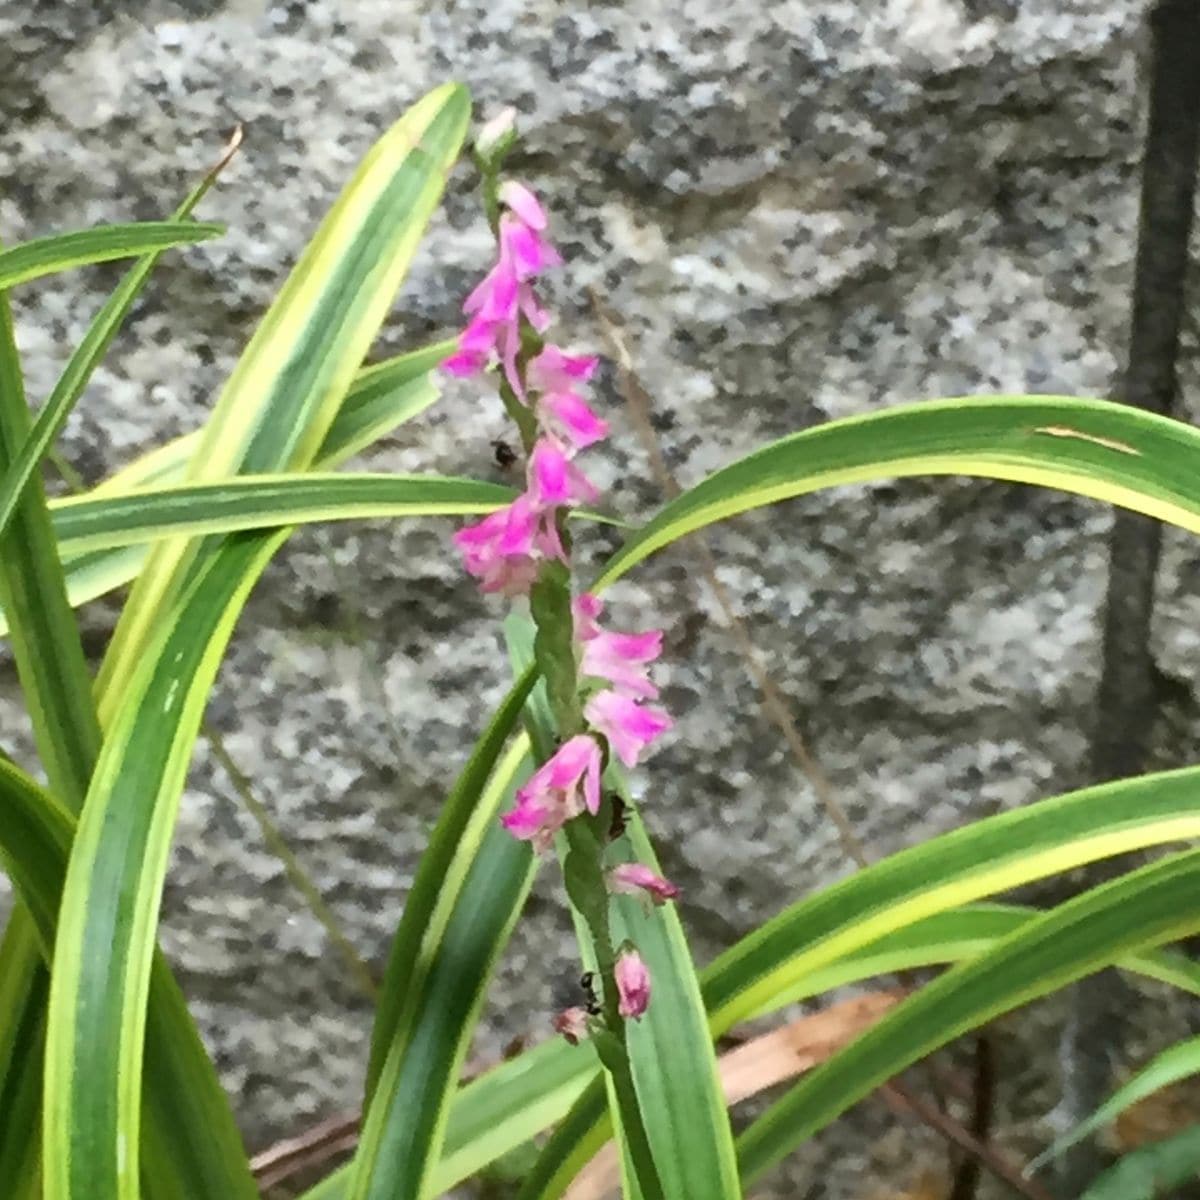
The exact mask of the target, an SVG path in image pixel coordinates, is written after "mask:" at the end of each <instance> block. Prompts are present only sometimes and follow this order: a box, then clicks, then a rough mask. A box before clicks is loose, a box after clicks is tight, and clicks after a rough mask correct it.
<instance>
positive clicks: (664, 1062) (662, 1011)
mask: <svg viewBox="0 0 1200 1200" xmlns="http://www.w3.org/2000/svg"><path fill="white" fill-rule="evenodd" d="M614 776H615V778H616V779H617V781H618V788H619V790H620V792H621V794H622V795H623V797H624V799H625V801H626V804H627V816H626V830H627V836H628V840H629V850H630V851H632V853H631V854H629V855H628V860H629V861H637V862H641V863H644V864H645V865H646V866H648V867H650V868H651V869H652V870H654V871H659V869H660V868H659V864H658V859H657V857H656V856H655V853H654V848H653V846H652V845H651V843H650V838H649V836H648V835H647V833H646V830H645V826H644V825H643V824H642V820H641V817H640V815H639V814H638V813H637V810H636V809H635V808H634V806H633V801H632V798H631V797H630V795H629V790H628V787H627V786H626V784H625V782H624V780H623V779H621V778H620V775H619V773H617V772H614ZM624 857H626V856H625V855H622V854H618V855H617V856H615V857H614V859H613V860H612V862H611V863H610V865H615V862H616V861H618V860H620V859H622V858H624ZM612 923H613V938H614V940H615V941H617V942H620V941H621V940H623V939H624V938H629V939H630V940H631V941H632V942H633V944H634V945H635V946H637V948H638V951H639V953H640V954H641V955H642V957H643V958H644V959H645V960H646V964H647V966H648V967H649V968H650V978H651V981H652V987H653V1000H652V1002H651V1004H650V1007H649V1008H648V1009H647V1011H646V1015H645V1016H644V1017H643V1018H642V1019H641V1020H640V1021H635V1022H632V1023H631V1024H630V1025H629V1026H627V1029H628V1043H629V1059H630V1063H631V1065H632V1067H633V1077H634V1082H635V1084H636V1086H637V1094H638V1104H639V1105H640V1107H641V1110H642V1114H643V1118H644V1120H645V1124H646V1133H647V1135H648V1136H649V1138H650V1145H651V1148H652V1150H653V1154H654V1162H655V1164H656V1166H657V1168H658V1173H659V1177H660V1178H661V1179H662V1184H663V1190H664V1191H665V1192H666V1194H667V1196H688V1197H694V1198H695V1200H703V1198H705V1197H710V1198H712V1200H718V1198H722V1200H723V1198H725V1197H740V1196H741V1194H742V1192H741V1185H740V1182H739V1179H738V1171H737V1158H736V1155H735V1153H734V1147H733V1133H732V1131H731V1130H730V1127H729V1113H728V1110H727V1109H726V1107H725V1098H724V1095H723V1093H722V1090H721V1081H720V1078H719V1076H718V1075H717V1063H716V1055H715V1053H714V1050H713V1042H712V1036H711V1034H710V1033H709V1028H708V1020H707V1017H706V1014H705V1011H704V1002H703V1000H702V999H701V994H700V983H699V981H698V980H697V978H696V970H695V967H694V965H693V963H692V956H691V951H690V950H689V948H688V944H687V938H686V936H685V934H684V931H683V925H682V922H681V921H680V918H679V912H678V910H677V908H676V906H675V905H673V904H668V905H665V906H664V907H662V908H660V909H655V910H653V911H652V912H647V910H646V908H645V907H644V906H643V905H642V904H641V903H639V901H638V900H637V899H636V898H634V897H632V896H621V897H616V898H615V899H614V902H613V909H612Z"/></svg>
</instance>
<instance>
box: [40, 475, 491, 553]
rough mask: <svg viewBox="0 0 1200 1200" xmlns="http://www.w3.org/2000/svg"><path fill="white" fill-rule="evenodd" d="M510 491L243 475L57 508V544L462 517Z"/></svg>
mask: <svg viewBox="0 0 1200 1200" xmlns="http://www.w3.org/2000/svg"><path fill="white" fill-rule="evenodd" d="M514 495H515V493H514V492H513V490H512V489H511V488H506V487H501V486H500V485H498V484H494V483H484V482H480V481H477V480H474V479H455V478H452V477H446V476H440V475H367V474H346V475H340V474H324V473H321V474H318V473H313V472H301V473H297V474H295V475H243V476H238V477H237V478H235V479H227V480H223V481H222V482H220V483H200V484H176V485H175V486H172V487H165V488H144V489H141V490H139V491H136V492H131V493H129V494H127V495H118V496H106V497H104V498H102V499H99V500H95V499H91V498H90V497H88V496H81V497H79V498H77V499H70V500H66V501H63V502H61V503H59V504H57V505H55V508H54V528H55V531H56V533H57V535H58V540H59V544H60V545H61V546H63V547H64V549H66V550H68V551H72V552H80V553H88V552H90V551H94V550H106V549H109V548H111V547H113V546H123V545H129V544H130V543H133V542H141V541H156V540H161V539H164V538H169V537H172V536H175V535H177V534H196V533H200V534H211V533H232V532H237V531H239V530H246V529H270V528H278V527H279V526H283V525H302V524H306V523H309V522H312V521H330V520H333V521H341V520H358V519H364V518H377V517H399V516H461V515H465V514H471V513H488V512H493V511H495V510H496V509H497V508H502V507H503V506H504V505H505V504H507V503H508V502H509V501H510V500H512V498H513V496H514Z"/></svg>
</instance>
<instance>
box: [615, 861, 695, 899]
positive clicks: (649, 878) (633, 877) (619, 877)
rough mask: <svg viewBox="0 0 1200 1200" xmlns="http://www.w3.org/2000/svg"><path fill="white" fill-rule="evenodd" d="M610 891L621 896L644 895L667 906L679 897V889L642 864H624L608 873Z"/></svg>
mask: <svg viewBox="0 0 1200 1200" xmlns="http://www.w3.org/2000/svg"><path fill="white" fill-rule="evenodd" d="M608 890H609V891H610V892H615V893H616V894H617V895H619V896H636V895H638V894H639V893H643V894H645V895H647V896H649V897H650V899H651V900H653V901H654V903H655V904H665V903H666V902H667V901H668V900H675V899H677V898H678V897H679V889H678V888H677V887H676V886H675V885H674V884H673V883H672V882H671V881H670V880H669V879H664V878H663V877H662V876H661V875H656V874H655V873H654V872H653V871H652V870H650V868H649V867H647V866H644V865H643V864H642V863H622V864H621V865H620V866H619V867H614V868H613V869H612V870H611V871H609V873H608Z"/></svg>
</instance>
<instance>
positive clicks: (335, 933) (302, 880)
mask: <svg viewBox="0 0 1200 1200" xmlns="http://www.w3.org/2000/svg"><path fill="white" fill-rule="evenodd" d="M202 728H203V731H204V736H205V737H206V738H207V739H208V744H209V746H210V747H211V748H212V752H213V757H214V758H215V759H216V760H217V762H219V763H220V764H221V766H222V768H223V769H224V771H225V774H226V775H227V776H228V777H229V782H230V783H231V784H232V786H233V790H234V791H235V792H236V793H237V795H238V798H239V799H240V800H241V802H242V803H243V804H244V805H245V806H246V808H247V809H248V810H249V812H250V815H251V816H252V817H253V818H254V821H255V823H256V824H257V825H258V829H259V832H260V833H261V835H262V839H263V842H264V844H265V845H266V847H267V849H268V850H270V852H271V853H272V854H273V855H275V857H276V858H277V859H279V861H280V862H281V863H282V864H283V870H284V873H285V874H286V875H287V877H288V882H289V883H290V884H291V885H292V887H294V888H295V889H296V891H297V892H299V893H300V895H301V897H302V898H303V899H304V902H305V904H306V905H307V906H308V910H309V912H311V913H312V915H313V916H314V917H315V918H316V919H317V921H318V922H319V923H320V925H321V927H322V928H323V929H324V930H325V933H326V934H327V935H328V937H329V940H330V942H331V943H332V944H333V946H334V948H335V949H336V950H337V952H338V953H339V954H340V955H341V957H342V961H343V962H344V963H345V965H346V969H347V970H348V971H349V972H350V974H351V976H352V977H353V979H354V981H355V984H356V985H357V987H358V990H359V992H360V993H361V994H362V995H363V996H365V997H366V998H367V999H368V1000H370V1001H371V1002H372V1003H377V1002H378V1000H379V985H378V984H377V983H376V982H375V976H374V975H373V974H372V973H371V968H370V967H369V966H368V965H367V962H366V959H364V958H363V956H362V955H361V954H359V952H358V949H357V947H356V946H355V945H354V943H353V942H352V941H351V940H350V939H349V937H347V936H346V933H345V931H344V930H343V929H342V927H341V925H340V923H339V922H338V919H337V917H336V916H334V914H333V910H332V909H331V908H330V907H329V905H328V904H327V903H326V901H325V897H324V896H322V895H321V892H320V890H319V889H318V888H317V885H316V884H315V883H313V881H312V879H311V878H310V877H309V874H308V872H307V871H306V870H305V869H304V867H303V866H302V865H301V863H300V860H299V859H298V858H297V857H296V855H295V853H294V852H293V851H292V848H291V847H290V846H289V845H288V843H287V839H286V838H285V837H284V836H283V833H282V831H281V830H280V828H279V826H278V825H276V824H275V822H274V821H273V820H272V819H271V814H270V813H269V812H268V811H267V808H266V805H265V804H263V802H262V801H261V800H260V799H259V798H258V797H257V796H256V795H255V794H254V785H253V784H252V783H251V781H250V777H249V776H248V775H247V774H246V773H245V772H244V771H243V770H242V769H241V768H240V767H239V766H238V765H237V763H236V762H234V760H233V756H232V755H231V754H230V753H229V751H228V749H227V748H226V746H225V739H224V738H223V737H221V735H220V734H219V733H218V732H217V731H216V730H215V729H213V728H212V727H211V726H210V725H208V724H207V723H205V724H204V725H203V726H202Z"/></svg>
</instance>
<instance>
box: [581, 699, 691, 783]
mask: <svg viewBox="0 0 1200 1200" xmlns="http://www.w3.org/2000/svg"><path fill="white" fill-rule="evenodd" d="M583 715H584V716H585V717H587V719H588V721H589V722H590V723H591V724H592V725H593V726H594V727H595V728H596V729H598V730H599V731H600V732H601V733H602V734H604V736H605V737H606V738H608V741H609V744H610V745H611V746H612V748H613V753H614V754H616V756H617V757H618V758H619V759H620V760H621V761H622V762H623V763H624V764H625V765H626V766H627V767H633V766H636V765H637V761H638V759H639V758H640V757H641V754H642V751H643V750H645V748H646V747H647V746H648V745H650V743H651V742H653V741H655V740H656V739H657V738H658V737H659V736H660V735H662V734H663V733H665V732H666V731H667V730H668V729H670V728H671V726H672V724H673V722H672V721H671V718H670V716H668V714H667V713H666V712H665V711H664V710H663V709H661V708H648V707H647V706H645V705H644V704H639V703H638V702H637V701H636V700H633V699H631V698H630V697H629V696H623V695H621V693H620V692H613V691H604V692H597V693H596V694H595V695H594V696H593V697H592V698H591V699H590V700H589V701H588V702H587V705H586V706H585V707H584V710H583Z"/></svg>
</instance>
